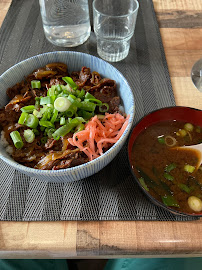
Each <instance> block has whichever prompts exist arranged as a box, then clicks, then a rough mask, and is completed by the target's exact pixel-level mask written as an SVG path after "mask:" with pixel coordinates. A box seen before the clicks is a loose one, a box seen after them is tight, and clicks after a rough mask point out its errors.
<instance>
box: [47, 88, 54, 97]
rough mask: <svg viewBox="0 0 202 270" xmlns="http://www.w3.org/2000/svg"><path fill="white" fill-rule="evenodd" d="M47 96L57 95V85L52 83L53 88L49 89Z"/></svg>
mask: <svg viewBox="0 0 202 270" xmlns="http://www.w3.org/2000/svg"><path fill="white" fill-rule="evenodd" d="M47 96H49V97H51V96H55V85H52V86H51V88H49V89H48V92H47Z"/></svg>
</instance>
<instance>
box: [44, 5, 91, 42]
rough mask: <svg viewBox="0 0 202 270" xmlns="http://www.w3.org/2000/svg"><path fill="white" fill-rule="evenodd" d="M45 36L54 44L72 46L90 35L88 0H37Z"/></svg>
mask: <svg viewBox="0 0 202 270" xmlns="http://www.w3.org/2000/svg"><path fill="white" fill-rule="evenodd" d="M39 4H40V10H41V17H42V21H43V29H44V33H45V36H46V38H47V39H48V40H49V41H50V42H51V43H53V44H54V45H56V46H62V47H74V46H78V45H80V44H82V43H84V42H85V41H86V40H87V39H88V38H89V36H90V31H91V27H90V18H89V7H88V0H39Z"/></svg>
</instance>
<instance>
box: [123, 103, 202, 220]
mask: <svg viewBox="0 0 202 270" xmlns="http://www.w3.org/2000/svg"><path fill="white" fill-rule="evenodd" d="M168 120H169V121H173V122H176V123H177V121H181V122H186V123H191V124H192V125H193V126H194V127H197V128H198V127H201V130H200V132H199V133H200V134H201V135H200V136H201V139H202V111H201V110H198V109H194V108H189V107H181V106H176V107H166V108H162V109H159V110H156V111H153V112H151V113H149V114H148V115H146V116H145V117H143V118H142V119H141V120H140V121H139V122H138V123H137V125H136V126H135V127H134V128H133V130H132V132H131V135H130V138H129V142H128V159H129V164H130V168H131V171H132V174H133V176H134V179H135V181H136V182H137V183H138V185H139V186H140V188H141V190H142V191H143V192H144V194H145V195H146V196H147V197H148V198H149V199H150V200H151V201H152V202H153V203H154V204H156V205H158V206H160V207H163V208H164V209H166V210H168V211H170V212H172V213H174V214H178V215H185V216H195V217H202V206H201V210H197V211H193V212H191V211H189V212H186V211H184V210H180V208H181V207H179V206H178V207H170V206H168V205H166V204H165V203H164V200H162V201H160V200H158V199H156V198H154V197H153V196H152V195H151V194H150V192H149V189H148V188H147V187H146V188H145V186H146V185H145V182H146V181H144V178H143V182H144V184H142V182H141V183H140V180H139V179H140V177H138V176H137V174H135V172H134V170H133V168H134V160H135V159H136V157H137V155H138V154H139V152H140V151H136V152H135V151H134V150H133V151H132V149H133V145H134V143H135V142H136V139H137V138H138V137H140V136H142V134H143V132H144V131H145V130H146V129H147V130H148V127H150V128H151V126H154V125H156V124H159V123H160V122H162V123H163V122H165V121H168ZM188 133H189V132H188ZM195 144H196V143H195ZM145 147H146V146H145ZM143 151H144V149H143ZM190 175H191V174H190ZM189 177H190V176H189ZM191 177H192V179H194V177H193V176H192V175H191ZM141 178H142V175H141ZM165 182H166V181H165ZM201 183H202V179H201V181H200V182H199V183H198V184H199V185H200V187H198V186H197V188H200V194H199V197H200V199H201V200H202V184H201ZM169 184H170V183H169ZM172 184H173V183H172ZM183 185H184V184H183ZM184 186H185V185H184ZM184 186H183V187H184ZM185 190H186V192H187V193H189V192H190V195H189V196H192V191H190V189H185ZM184 192H185V191H184ZM151 193H152V192H151ZM171 194H173V193H171ZM166 196H167V195H166ZM171 196H173V195H171ZM187 196H188V195H187ZM192 197H193V196H192ZM199 201H200V200H199ZM201 205H202V204H201Z"/></svg>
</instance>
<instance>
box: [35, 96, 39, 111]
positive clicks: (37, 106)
mask: <svg viewBox="0 0 202 270" xmlns="http://www.w3.org/2000/svg"><path fill="white" fill-rule="evenodd" d="M34 106H35V108H36V109H39V108H40V97H35V105H34Z"/></svg>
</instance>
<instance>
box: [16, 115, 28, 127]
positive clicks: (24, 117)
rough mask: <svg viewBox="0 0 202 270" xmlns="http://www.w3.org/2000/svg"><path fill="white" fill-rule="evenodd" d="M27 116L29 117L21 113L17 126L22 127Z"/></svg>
mask: <svg viewBox="0 0 202 270" xmlns="http://www.w3.org/2000/svg"><path fill="white" fill-rule="evenodd" d="M28 115H29V114H28V113H26V112H22V113H21V115H20V118H19V119H18V124H20V125H24V123H25V121H26V120H27V117H28Z"/></svg>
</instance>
